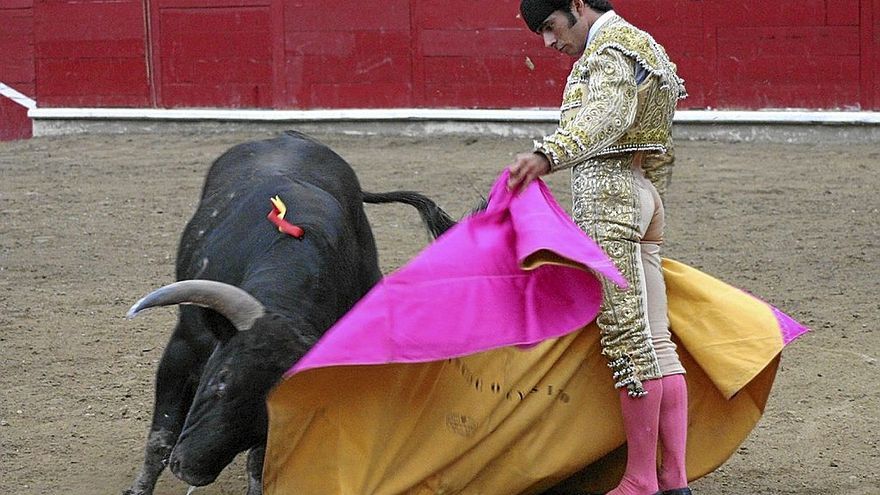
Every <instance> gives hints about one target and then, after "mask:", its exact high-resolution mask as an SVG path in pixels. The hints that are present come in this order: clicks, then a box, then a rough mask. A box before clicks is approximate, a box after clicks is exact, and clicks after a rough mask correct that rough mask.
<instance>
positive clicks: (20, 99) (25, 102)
mask: <svg viewBox="0 0 880 495" xmlns="http://www.w3.org/2000/svg"><path fill="white" fill-rule="evenodd" d="M0 95H3V96H5V97H7V98H9V99H11V100H12V101H14V102H16V103H18V104H19V105H21V106H23V107H25V108H27V109H29V110H33V109H35V108H37V102H36V101H34V100H32V99H30V98H28V97H27V96H25V95H23V94H21V93H19V92H18V91H16V90H14V89H12V88H11V87H9V86H7V85H5V84H3V83H2V82H0Z"/></svg>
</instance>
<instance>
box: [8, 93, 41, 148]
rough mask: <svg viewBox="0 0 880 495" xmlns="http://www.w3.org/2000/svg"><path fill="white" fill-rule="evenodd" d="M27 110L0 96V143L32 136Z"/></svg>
mask: <svg viewBox="0 0 880 495" xmlns="http://www.w3.org/2000/svg"><path fill="white" fill-rule="evenodd" d="M27 111H28V110H27V108H25V107H23V106H21V105H19V104H18V103H15V102H14V101H12V100H10V99H9V98H6V97H4V96H0V141H12V140H14V139H27V138H29V137H31V135H32V134H33V126H32V124H31V120H30V119H29V118H28V116H27Z"/></svg>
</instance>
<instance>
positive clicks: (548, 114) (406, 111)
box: [28, 100, 880, 125]
mask: <svg viewBox="0 0 880 495" xmlns="http://www.w3.org/2000/svg"><path fill="white" fill-rule="evenodd" d="M29 101H32V100H29ZM28 108H31V110H30V111H29V112H28V116H30V117H31V118H34V119H101V120H113V119H123V120H178V121H179V120H218V121H263V122H282V121H299V122H321V121H433V120H446V121H465V122H503V123H516V122H520V123H522V122H532V123H551V124H552V123H554V122H556V121H557V119H558V118H559V111H558V110H548V109H511V110H479V109H476V110H468V109H428V108H388V109H357V108H354V109H338V110H230V109H198V108H195V109H159V108H34V107H28ZM675 121H676V122H682V123H702V124H713V123H715V124H737V123H741V124H867V125H876V124H880V112H862V111H851V112H847V111H808V110H795V109H792V110H756V111H727V110H681V111H678V112H676V114H675Z"/></svg>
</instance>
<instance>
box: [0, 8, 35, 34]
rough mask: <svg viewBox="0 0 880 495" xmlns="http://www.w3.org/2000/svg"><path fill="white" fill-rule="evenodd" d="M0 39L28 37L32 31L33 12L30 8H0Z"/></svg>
mask: <svg viewBox="0 0 880 495" xmlns="http://www.w3.org/2000/svg"><path fill="white" fill-rule="evenodd" d="M0 26H3V28H2V29H0V40H3V39H8V38H17V37H20V36H27V37H30V36H31V35H32V34H33V32H34V13H33V10H31V9H8V10H4V9H0Z"/></svg>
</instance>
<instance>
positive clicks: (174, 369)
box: [124, 132, 455, 495]
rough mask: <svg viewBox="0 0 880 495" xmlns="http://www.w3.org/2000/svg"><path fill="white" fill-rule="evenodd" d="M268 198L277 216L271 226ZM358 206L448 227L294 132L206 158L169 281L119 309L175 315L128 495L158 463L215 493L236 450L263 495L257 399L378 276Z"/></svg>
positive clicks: (440, 216)
mask: <svg viewBox="0 0 880 495" xmlns="http://www.w3.org/2000/svg"><path fill="white" fill-rule="evenodd" d="M276 196H278V197H279V198H280V199H281V200H282V201H283V202H284V205H285V206H286V207H287V214H286V216H285V217H284V218H283V221H282V222H279V221H278V220H277V215H276V223H272V222H270V221H269V220H267V213H269V212H270V211H272V207H271V204H270V202H269V201H270V198H273V197H276ZM364 202H369V203H387V202H401V203H406V204H409V205H411V206H414V207H415V208H417V209H418V211H419V214H420V215H421V217H422V220H423V221H424V222H425V224H426V226H427V227H428V229H429V231H430V232H431V234H432V235H433V236H435V237H436V236H437V235H439V234H441V233H442V232H443V231H445V230H446V229H448V228H449V227H451V226H452V225H453V224H454V223H455V222H454V221H453V220H452V219H451V218H450V217H449V216H448V215H446V213H445V212H443V211H442V210H441V209H440V208H438V207H437V205H436V204H435V203H434V202H433V201H432V200H430V199H429V198H427V197H425V196H423V195H421V194H418V193H414V192H409V191H393V192H388V193H368V192H365V191H363V190H362V189H361V187H360V184H359V182H358V179H357V177H356V175H355V173H354V171H353V170H352V168H351V166H350V165H349V164H348V163H346V162H345V160H343V159H342V158H341V157H340V156H339V155H337V154H336V153H334V152H333V151H332V150H330V149H329V148H328V147H327V146H325V145H323V144H321V143H319V142H317V141H316V140H314V139H312V138H310V137H307V136H305V135H303V134H300V133H296V132H287V133H284V134H283V135H281V136H279V137H276V138H274V139H268V140H263V141H253V142H247V143H243V144H240V145H237V146H234V147H233V148H231V149H229V150H228V151H227V152H225V153H224V154H223V155H222V156H220V157H219V158H218V159H217V160H215V161H214V163H213V164H212V165H211V168H210V170H209V171H208V174H207V177H206V179H205V183H204V187H203V190H202V195H201V199H200V202H199V204H198V206H197V208H196V211H195V213H194V214H193V216H192V218H191V219H190V221H189V223H188V224H187V225H186V228H185V229H184V232H183V235H182V237H181V240H180V244H179V247H178V252H177V265H176V278H177V280H178V282H176V283H173V284H170V285H168V286H165V287H162V288H160V289H158V290H156V291H154V292H152V293H151V294H149V295H147V296H146V297H144V298H143V299H141V300H140V301H138V302H137V304H135V305H134V306H133V307H132V309H131V310H130V311H129V316H134V315H135V314H137V313H138V312H140V311H142V310H144V309H147V308H150V307H155V306H166V305H178V304H179V305H180V310H179V318H178V321H177V325H176V327H175V328H174V332H173V333H172V335H171V339H170V340H169V342H168V345H167V346H166V348H165V352H164V354H163V355H162V359H161V361H160V362H159V367H158V370H157V373H156V395H155V405H154V410H153V420H152V425H151V427H150V432H149V435H148V438H147V442H146V447H145V459H144V464H143V468H142V470H141V472H140V474H139V475H138V477H137V478H136V479H135V481H134V483H133V484H132V486H131V487H130V488H129V489H127V490H125V491H124V493H125V494H128V495H149V494H152V492H153V489H154V487H155V484H156V480H157V479H158V477H159V475H160V474H161V473H162V471H163V470H164V468H165V466H169V467H170V469H171V471H172V472H173V473H174V475H175V476H177V477H178V478H180V479H181V480H183V481H185V482H187V483H189V484H190V485H193V486H203V485H206V484H209V483H212V482H213V481H214V480H215V479H216V478H217V476H218V475H219V474H220V472H221V471H222V470H223V469H224V468H225V467H226V466H227V465H228V464H229V463H230V462H232V460H233V459H234V458H235V456H236V455H237V454H239V453H240V452H243V451H245V450H249V453H248V460H247V470H248V494H249V495H256V494H259V493H261V492H262V484H261V475H262V466H263V454H264V451H265V443H266V429H267V422H268V420H267V414H266V408H265V399H266V394H267V393H268V392H269V390H270V389H271V388H272V387H273V386H274V385H275V384H276V383H277V382H278V381H279V380H280V379H281V377H282V375H283V373H284V372H285V371H287V370H288V369H289V368H290V367H291V366H292V365H293V364H294V363H295V362H296V361H297V360H298V359H299V358H300V357H302V356H303V355H304V354H305V352H306V351H307V350H308V349H309V348H310V347H311V346H312V345H313V344H314V343H315V342H317V340H318V339H319V338H320V337H321V335H322V334H323V333H324V332H325V331H326V330H327V329H328V328H329V327H330V326H331V325H332V324H333V323H334V322H336V320H337V319H339V318H340V317H341V316H342V315H343V314H344V313H345V312H347V311H348V310H349V309H350V308H351V307H352V306H353V305H354V304H355V302H356V301H357V300H358V299H360V298H361V297H362V296H363V295H364V294H366V293H367V291H369V289H370V288H371V287H372V286H373V285H374V284H375V283H376V282H377V281H378V280H379V279H380V277H381V272H380V269H379V262H378V254H377V250H376V243H375V240H374V237H373V233H372V230H371V229H370V225H369V222H368V221H367V216H366V213H365V211H364V208H363V203H364ZM285 222H286V223H285ZM279 223H280V224H284V225H287V226H294V227H296V228H297V229H301V231H302V233H303V234H302V236H301V237H299V238H297V237H294V236H292V235H289V234H288V233H284V232H281V231H280V230H279V227H278V226H276V225H277V224H279ZM287 231H288V232H299V231H297V230H296V229H293V228H291V229H287Z"/></svg>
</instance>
